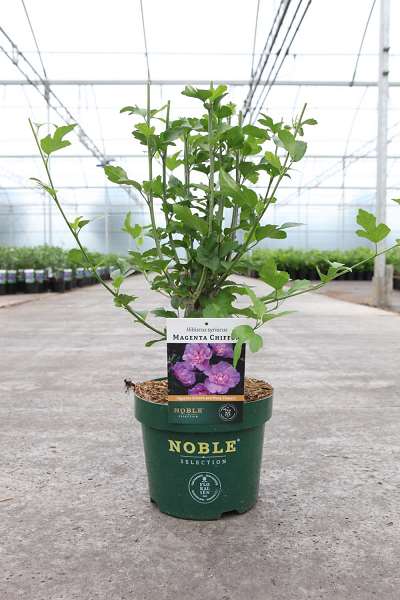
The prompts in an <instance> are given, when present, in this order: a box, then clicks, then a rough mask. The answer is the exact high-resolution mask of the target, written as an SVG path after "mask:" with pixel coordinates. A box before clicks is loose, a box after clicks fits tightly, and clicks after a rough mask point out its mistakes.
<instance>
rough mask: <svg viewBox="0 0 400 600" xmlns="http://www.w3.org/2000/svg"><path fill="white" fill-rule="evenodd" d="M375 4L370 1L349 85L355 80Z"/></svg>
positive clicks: (374, 1)
mask: <svg viewBox="0 0 400 600" xmlns="http://www.w3.org/2000/svg"><path fill="white" fill-rule="evenodd" d="M375 4H376V0H372V4H371V8H370V11H369V14H368V18H367V22H366V24H365V27H364V32H363V34H362V37H361V43H360V47H359V49H358V54H357V58H356V64H355V65H354V72H353V77H352V78H351V83H350V85H353V83H354V81H355V78H356V75H357V68H358V63H359V60H360V57H361V52H362V49H363V46H364V40H365V36H366V35H367V31H368V27H369V24H370V21H371V17H372V13H373V12H374V8H375Z"/></svg>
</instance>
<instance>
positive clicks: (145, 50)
mask: <svg viewBox="0 0 400 600" xmlns="http://www.w3.org/2000/svg"><path fill="white" fill-rule="evenodd" d="M139 2H140V13H141V16H142V29H143V41H144V55H145V57H146V67H147V80H148V82H149V83H150V80H151V77H150V63H149V51H148V47H147V35H146V24H145V20H144V10H143V0H139Z"/></svg>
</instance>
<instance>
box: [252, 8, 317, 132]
mask: <svg viewBox="0 0 400 600" xmlns="http://www.w3.org/2000/svg"><path fill="white" fill-rule="evenodd" d="M311 2H312V0H308V2H307V4H306V7H305V9H304V11H303V13H302V15H301V17H300V20H299V22H298V23H297V26H296V29H295V31H294V33H293V35H292V37H291V39H290V42H289V44H288V46H287V47H286V50H285V52H284V55H283V58H282V60H281V62H280V64H279V65H278V68H277V70H276V72H275V75H274V76H273V78H272V79H271V75H272V71H273V70H274V68H275V64H276V63H277V61H278V59H279V56H280V54H281V52H282V50H283V47H284V45H285V42H286V39H287V37H288V35H289V33H290V30H291V28H292V26H293V23H294V22H295V19H296V16H297V14H298V12H299V9H300V6H301V0H300V3H299V4H298V6H297V8H296V11H295V13H294V15H293V17H292V20H291V22H290V25H289V29H288V30H287V32H286V34H285V37H284V39H283V42H282V44H281V47H280V49H279V52H278V53H277V55H276V57H275V61H274V64H273V65H272V68H271V70H270V72H269V74H268V77H267V79H266V81H265V83H264V85H263V90H264V89H265V87H266V86H267V85H268V89H267V90H266V91H265V94H264V96H263V98H262V99H261V96H262V91H261V94H260V96H259V100H258V102H257V103H256V105H255V107H254V109H253V111H252V121H254V120H255V119H257V117H258V115H259V114H260V111H261V110H262V107H263V106H264V103H265V101H266V99H267V97H268V95H269V93H270V91H271V89H272V87H273V85H274V83H275V82H276V80H277V77H278V75H279V73H280V71H281V69H282V66H283V64H284V62H285V60H286V58H287V57H288V55H289V51H290V48H291V47H292V44H293V42H294V40H295V39H296V36H297V34H298V32H299V30H300V27H301V25H302V23H303V21H304V18H305V16H306V14H307V12H308V9H309V8H310V6H311ZM260 99H261V103H260V102H259V101H260ZM258 104H260V106H259V108H258V110H257V105H258ZM256 110H257V113H256V115H255V117H254V113H255V112H256Z"/></svg>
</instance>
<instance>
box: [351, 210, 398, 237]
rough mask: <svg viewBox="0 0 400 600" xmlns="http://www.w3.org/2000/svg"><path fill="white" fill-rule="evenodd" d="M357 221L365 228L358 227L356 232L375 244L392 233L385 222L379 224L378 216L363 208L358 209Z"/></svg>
mask: <svg viewBox="0 0 400 600" xmlns="http://www.w3.org/2000/svg"><path fill="white" fill-rule="evenodd" d="M357 223H358V224H359V225H361V227H362V228H363V229H357V231H356V234H357V235H358V236H359V237H363V238H366V239H367V240H369V241H370V242H374V243H375V244H378V242H381V241H382V240H384V239H385V238H386V237H387V236H388V235H389V233H390V228H389V227H388V226H387V225H385V223H380V224H379V225H377V224H376V216H375V215H373V214H372V213H370V212H368V211H367V210H364V209H362V208H360V209H359V210H358V214H357Z"/></svg>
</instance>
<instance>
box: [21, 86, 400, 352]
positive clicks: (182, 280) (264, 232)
mask: <svg viewBox="0 0 400 600" xmlns="http://www.w3.org/2000/svg"><path fill="white" fill-rule="evenodd" d="M182 94H183V95H184V96H187V97H189V98H193V99H195V100H197V101H200V103H201V105H202V107H203V114H201V115H200V116H196V117H183V118H179V119H174V120H172V119H171V117H170V103H169V102H168V103H167V104H166V105H165V106H163V107H161V108H158V109H153V108H151V106H150V86H148V92H147V106H146V107H145V108H140V107H138V106H126V107H124V108H122V109H121V113H124V114H125V115H127V116H128V117H129V118H131V117H132V116H133V117H135V118H137V119H138V122H137V123H135V124H134V125H133V132H132V135H133V137H134V138H135V140H137V141H138V142H139V143H140V144H141V145H142V146H144V148H145V151H146V154H147V161H148V179H146V180H144V181H142V182H139V181H136V179H133V178H132V175H131V174H128V173H127V172H126V171H125V170H124V169H123V168H122V167H120V166H117V165H112V164H106V165H104V167H103V168H104V172H105V175H106V177H107V178H108V179H109V181H111V182H113V183H115V184H118V185H120V186H123V187H127V188H133V190H134V192H135V193H136V194H139V195H140V196H141V197H142V198H143V200H144V201H145V204H146V205H147V207H148V213H149V224H148V225H146V226H141V225H139V224H138V223H134V222H132V213H131V212H129V213H128V214H127V215H126V218H125V221H124V226H123V230H124V231H125V232H126V233H127V234H128V235H129V236H131V237H132V238H133V240H134V241H135V243H136V250H134V251H131V252H129V256H128V257H127V259H126V260H125V261H124V262H123V264H121V269H119V270H118V271H115V272H114V273H113V280H112V283H107V282H106V281H103V280H102V278H101V276H100V275H99V273H98V271H97V270H96V267H98V266H99V265H96V264H94V263H93V261H92V260H91V258H90V255H89V254H88V253H87V252H86V250H85V248H84V246H83V245H82V243H81V240H80V232H81V231H82V229H83V227H85V226H86V225H87V224H88V223H89V221H88V220H87V219H85V218H83V217H81V216H78V217H76V218H75V219H74V220H73V221H69V219H68V218H67V216H66V214H65V212H64V209H63V207H62V204H61V202H60V199H59V193H58V192H57V189H56V186H55V183H54V182H53V178H52V175H51V169H50V162H51V155H52V154H53V153H54V152H56V151H59V150H61V149H63V148H65V147H67V146H69V145H70V142H69V141H68V140H67V139H65V136H66V135H67V134H68V133H70V132H71V131H72V130H73V128H74V125H73V124H71V125H64V126H61V127H56V128H55V130H54V132H53V133H52V134H47V135H46V136H45V137H43V138H42V139H40V137H39V133H40V125H34V124H32V122H30V125H31V128H32V132H33V135H34V137H35V140H36V143H37V147H38V150H39V152H40V156H41V159H42V161H43V165H44V169H45V172H46V176H47V181H41V180H39V179H36V178H35V181H36V182H37V184H38V185H39V186H40V188H41V189H43V190H44V191H45V192H47V193H48V194H49V195H50V196H51V198H52V199H53V200H54V202H55V204H56V206H57V208H58V209H59V211H60V212H61V215H62V217H63V218H64V220H65V222H66V225H67V227H68V228H69V230H70V232H71V234H72V235H73V237H74V238H75V240H76V242H77V245H78V248H79V249H76V250H75V251H73V252H74V254H75V256H74V259H75V260H79V261H80V262H81V264H82V266H85V267H86V268H91V269H92V270H93V273H94V275H95V276H96V277H97V279H98V280H99V282H100V283H101V284H102V285H103V286H104V287H105V288H106V289H107V291H108V292H109V293H110V294H111V295H112V296H113V298H114V303H115V304H116V306H118V307H121V308H123V309H124V310H126V311H128V312H129V313H130V314H131V316H132V317H133V319H134V320H135V321H136V322H138V323H140V324H142V325H143V326H145V327H146V328H148V329H149V330H151V331H152V332H153V333H155V334H157V336H156V338H155V339H152V340H150V341H149V342H147V345H151V344H154V343H156V342H160V341H163V340H165V337H166V333H165V328H164V327H160V326H159V325H158V324H157V322H154V321H152V320H151V318H152V316H155V317H182V316H185V317H202V316H204V317H228V316H229V317H235V316H240V317H246V318H247V319H248V323H249V324H248V325H240V326H238V327H236V328H235V329H234V330H233V337H234V339H237V343H236V345H235V357H234V359H235V364H236V363H237V361H238V359H239V356H240V351H241V346H242V344H243V343H245V342H247V343H248V345H249V347H250V350H251V351H253V352H254V351H257V350H259V349H260V347H261V346H262V338H261V336H260V335H259V334H258V333H257V330H258V329H259V328H260V327H261V326H262V325H264V324H265V323H267V322H268V321H270V320H271V319H274V318H276V317H279V316H281V315H284V314H287V311H286V312H282V311H279V310H278V309H279V307H280V305H281V304H282V302H283V301H284V300H286V299H288V298H292V297H294V296H297V295H299V294H304V293H306V292H310V291H314V290H317V289H319V288H321V287H322V286H324V285H325V284H326V283H328V282H329V281H332V280H333V279H336V278H337V277H339V276H340V275H343V274H344V273H345V272H347V271H351V270H352V268H354V267H355V266H359V265H360V264H361V263H362V262H365V261H361V263H358V264H357V265H353V267H352V268H351V267H348V266H345V265H343V264H341V263H338V262H328V264H327V265H326V269H325V270H324V271H325V272H322V271H320V270H319V269H318V276H319V279H320V281H319V282H317V283H314V284H311V283H310V281H308V280H294V281H290V277H289V274H288V273H287V272H285V271H279V270H278V269H277V267H276V264H275V262H274V260H273V259H272V258H270V259H268V261H266V263H265V264H264V265H263V267H262V269H261V270H260V278H261V280H262V281H263V282H265V284H266V286H268V287H266V290H265V294H263V295H261V296H258V295H256V293H255V292H254V290H253V289H252V287H251V286H250V285H247V284H245V283H242V282H240V283H238V282H237V281H235V280H232V278H231V276H232V274H234V273H235V270H236V268H237V265H238V263H239V261H240V259H241V258H242V257H243V256H244V255H245V254H246V253H247V252H249V251H251V250H252V249H253V248H255V246H257V244H258V243H259V242H261V241H262V240H265V239H284V238H286V237H287V232H288V230H290V229H291V228H292V227H297V226H300V225H301V224H300V223H292V222H289V223H283V224H281V225H278V224H273V223H269V222H268V221H267V218H268V209H269V208H270V206H271V205H273V204H275V203H276V202H277V201H278V189H279V185H280V183H281V182H282V180H283V179H284V178H286V177H290V172H291V170H292V169H293V168H294V167H296V168H297V163H299V162H300V161H301V160H302V158H303V157H304V155H305V153H306V151H307V143H306V142H305V141H304V133H305V130H306V128H307V127H308V126H313V125H316V121H315V119H313V118H310V117H308V116H307V115H306V106H304V107H303V108H302V110H301V111H300V113H299V114H298V116H297V117H296V118H295V119H294V120H293V121H292V122H291V123H284V122H283V121H282V120H278V121H275V120H274V119H273V118H272V117H271V116H269V115H267V114H261V116H260V118H259V119H258V122H257V124H252V123H244V122H243V118H242V115H241V113H240V112H237V111H236V107H235V105H234V104H232V103H231V102H228V101H227V98H226V97H227V88H226V86H224V85H218V86H216V87H214V86H213V85H211V86H210V87H209V89H198V88H195V87H192V86H188V87H186V88H185V89H184V90H183V92H182ZM130 126H131V127H132V125H130ZM256 184H257V185H256ZM261 190H262V193H260V191H261ZM133 215H134V212H133ZM357 223H358V225H359V226H360V229H359V230H358V231H357V235H359V236H360V237H363V238H366V239H367V240H369V241H371V242H372V243H373V244H374V245H375V250H376V251H375V255H378V254H380V253H382V252H385V249H383V250H382V249H381V247H379V248H378V244H380V242H382V240H384V239H385V238H386V237H387V235H388V234H389V233H390V229H389V227H388V226H387V225H385V224H384V223H377V222H376V218H375V216H374V215H373V214H371V213H369V212H367V211H365V210H363V209H360V210H359V212H358V216H357ZM144 237H147V238H150V240H151V242H152V246H151V247H150V248H149V249H147V250H145V251H141V250H140V246H141V244H142V243H143V239H144ZM398 245H400V240H397V243H396V244H395V245H394V246H392V248H393V247H395V246H398ZM366 260H369V258H368V259H366ZM132 271H140V272H142V273H143V274H144V275H145V277H146V280H147V281H148V283H149V286H150V288H151V289H152V290H155V291H157V292H159V293H160V294H162V295H163V297H165V298H166V300H167V301H168V305H167V306H166V307H165V308H162V309H160V308H156V309H154V310H149V311H147V312H142V311H139V310H136V309H135V308H134V303H135V300H136V297H135V296H132V295H130V294H128V293H126V292H125V291H124V281H125V278H126V277H128V276H129V275H130V274H131V273H132ZM239 298H241V299H242V300H247V302H243V301H242V302H240V306H238V305H237V301H238V299H239Z"/></svg>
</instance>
